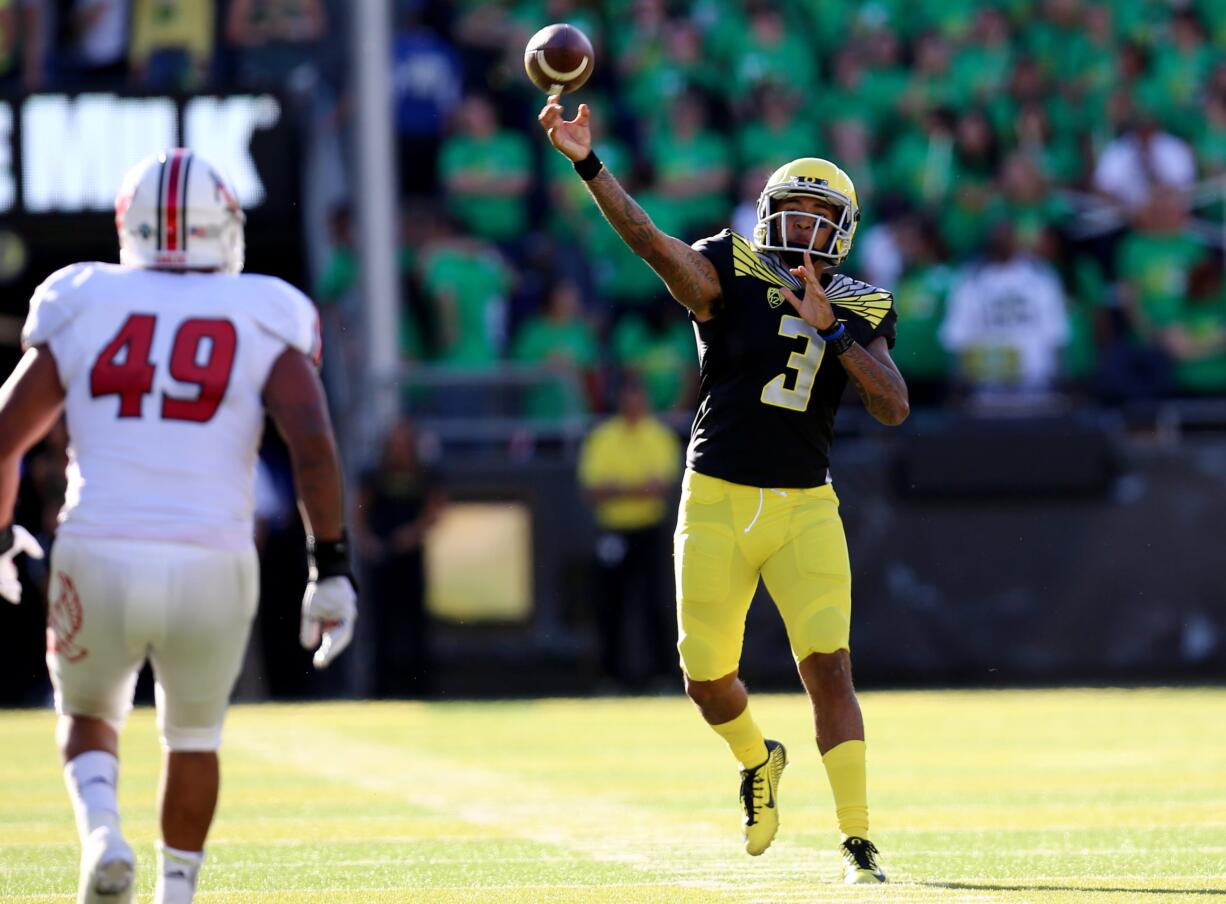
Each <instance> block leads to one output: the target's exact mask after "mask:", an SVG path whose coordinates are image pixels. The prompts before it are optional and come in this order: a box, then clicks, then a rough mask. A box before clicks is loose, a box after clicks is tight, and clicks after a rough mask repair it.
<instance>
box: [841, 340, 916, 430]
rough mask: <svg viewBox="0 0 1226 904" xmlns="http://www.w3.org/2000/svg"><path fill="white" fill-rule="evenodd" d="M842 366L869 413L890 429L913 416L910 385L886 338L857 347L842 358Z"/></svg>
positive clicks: (842, 355) (854, 346) (855, 345)
mask: <svg viewBox="0 0 1226 904" xmlns="http://www.w3.org/2000/svg"><path fill="white" fill-rule="evenodd" d="M839 363H840V364H842V365H843V369H844V370H846V371H847V376H848V378H849V379H850V380H851V382H852V385H854V386H855V387H856V392H858V393H859V394H860V400H861V401H862V402H864V407H865V408H867V409H868V413H869V414H871V415H872V416H873V417H875V418H876V419H877V420H879V421H881V423H883V424H885V425H886V426H888V427H897V426H898V425H899V424H901V423H902V422H903V421H905V420H906V419H907V415H908V414H910V413H911V403H910V402H909V401H908V398H907V384H906V382H905V381H904V380H903V378H902V374H901V373H899V372H898V367H897V365H895V364H894V359H893V358H891V357H890V350H889V347H888V346H887V345H886V341H885V339H884V338H883V337H881V336H878V337H877V338H876V339H874V340H873V341H872V342H870V343H869V344H868V347H867V348H865V347H864V346H863V345H859V344H853V345H852V346H851V348H849V349H848V350H847V351H845V352H843V354H841V355H839Z"/></svg>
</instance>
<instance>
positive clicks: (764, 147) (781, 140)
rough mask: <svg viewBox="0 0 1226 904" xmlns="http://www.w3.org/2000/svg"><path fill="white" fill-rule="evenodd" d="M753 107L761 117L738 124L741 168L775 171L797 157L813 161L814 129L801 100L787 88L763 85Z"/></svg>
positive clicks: (737, 142) (816, 134) (815, 137)
mask: <svg viewBox="0 0 1226 904" xmlns="http://www.w3.org/2000/svg"><path fill="white" fill-rule="evenodd" d="M754 107H755V108H756V109H758V110H759V111H760V115H758V116H755V117H753V118H749V119H744V120H741V125H740V127H739V128H738V129H737V133H736V149H737V160H738V162H739V163H740V165H741V166H742V167H761V168H764V169H769V170H772V171H773V170H775V169H778V168H779V167H780V166H783V164H785V163H787V162H788V161H789V160H795V159H796V158H797V157H812V156H813V149H814V147H815V146H816V145H817V143H818V131H817V127H816V126H815V125H814V123H813V122H811V121H810V120H809V119H808V117H806V116H805V115H804V108H803V105H802V99H801V98H800V97H798V96H797V95H795V94H793V93H791V92H789V91H788V90H787V89H786V88H784V87H781V86H778V85H771V84H766V85H763V86H762V87H761V88H760V89H759V90H758V92H757V102H756V103H755V104H754Z"/></svg>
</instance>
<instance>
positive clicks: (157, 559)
mask: <svg viewBox="0 0 1226 904" xmlns="http://www.w3.org/2000/svg"><path fill="white" fill-rule="evenodd" d="M258 596H259V563H258V560H257V558H256V553H255V547H254V545H253V546H252V547H250V548H249V549H246V550H242V551H238V552H236V551H234V550H223V549H210V548H208V547H204V546H191V545H187V544H182V543H158V542H150V541H143V540H98V539H94V538H90V539H85V538H74V537H60V538H59V539H57V540H56V542H55V546H54V547H53V549H52V552H51V585H50V592H49V594H48V598H49V600H50V603H49V612H48V627H47V668H48V670H49V671H50V673H51V683H52V685H53V686H54V688H55V708H56V711H57V712H58V713H60V714H61V715H74V716H92V717H94V718H97V719H104V720H106V721H107V722H109V723H111V724H112V725H113V726H114V727H115V728H116V729H118V728H120V727H122V725H123V722H124V720H125V719H126V717H127V715H128V712H129V711H130V710H131V709H132V694H133V692H134V690H135V688H136V678H137V675H138V674H139V672H140V668H141V666H142V665H143V664H144V662H145V660H146V659H149V660H150V661H151V662H152V663H153V673H154V676H155V678H156V679H157V687H156V703H157V715H158V730H159V731H160V733H161V736H162V744H163V746H164V747H165V748H166V749H168V750H183V751H193V750H196V751H207V750H216V749H217V748H218V747H220V746H221V729H222V723H223V722H224V720H225V713H226V707H227V705H228V704H229V701H230V694H231V692H232V691H233V689H234V683H235V681H237V680H238V673H239V669H240V668H241V667H242V662H243V654H244V652H245V651H246V648H247V639H248V637H249V636H250V634H251V622H252V618H253V616H254V615H255V609H256V604H257V601H258Z"/></svg>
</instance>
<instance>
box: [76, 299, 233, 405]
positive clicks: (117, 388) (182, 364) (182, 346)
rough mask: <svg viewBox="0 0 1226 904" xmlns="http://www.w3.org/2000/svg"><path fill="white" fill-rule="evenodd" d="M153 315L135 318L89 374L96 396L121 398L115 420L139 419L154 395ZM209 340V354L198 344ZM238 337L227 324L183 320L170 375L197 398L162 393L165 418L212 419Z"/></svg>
mask: <svg viewBox="0 0 1226 904" xmlns="http://www.w3.org/2000/svg"><path fill="white" fill-rule="evenodd" d="M156 326H157V317H155V316H154V315H152V314H133V315H131V316H130V317H128V319H127V320H125V321H124V324H123V326H121V327H120V328H119V332H117V333H116V334H115V337H114V338H113V339H111V341H110V342H108V343H107V345H106V348H104V349H103V350H102V353H101V354H100V355H98V360H96V361H95V362H94V366H93V368H92V369H91V370H90V372H89V391H90V395H92V396H93V397H94V398H99V397H101V396H108V395H117V396H119V417H121V418H128V417H140V416H141V401H142V399H143V398H144V397H145V396H146V395H148V394H149V393H151V392H152V391H153V377H154V373H155V371H156V367H155V365H154V364H153V362H152V361H150V360H149V355H150V351H151V350H152V348H153V331H154V328H155V327H156ZM206 339H207V340H208V350H207V355H206V356H205V357H204V359H203V360H201V346H202V344H204V340H206ZM237 348H238V333H237V332H236V331H235V329H234V324H232V323H231V322H230V321H229V320H217V319H206V318H203V317H196V318H192V319H190V320H185V321H183V323H182V324H181V325H180V326H179V329H178V331H177V332H176V333H175V338H174V342H173V343H172V344H171V350H170V368H169V369H170V375H171V376H172V377H173V378H174V379H176V380H178V381H179V382H180V383H194V384H195V385H196V386H197V387H198V391H197V393H196V397H195V398H176V397H175V396H172V395H169V394H167V393H162V412H161V416H162V418H163V419H164V420H170V421H195V422H196V423H205V422H206V421H210V420H212V419H213V415H215V414H216V413H217V409H218V408H220V407H221V401H222V399H223V398H225V395H226V388H227V387H228V386H229V385H230V372H231V371H232V370H233V368H234V353H235V351H236V349H237Z"/></svg>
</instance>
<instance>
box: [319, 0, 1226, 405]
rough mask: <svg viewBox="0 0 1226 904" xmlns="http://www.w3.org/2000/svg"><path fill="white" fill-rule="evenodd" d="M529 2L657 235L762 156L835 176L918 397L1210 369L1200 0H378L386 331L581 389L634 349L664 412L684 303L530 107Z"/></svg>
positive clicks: (1220, 28) (1217, 55)
mask: <svg viewBox="0 0 1226 904" xmlns="http://www.w3.org/2000/svg"><path fill="white" fill-rule="evenodd" d="M551 21H569V22H571V23H573V24H575V25H578V26H579V27H580V28H582V29H583V30H584V31H585V32H587V33H588V34H589V35H590V36H591V37H592V39H593V41H594V43H595V46H596V52H597V60H598V64H597V67H596V73H595V75H594V77H593V80H592V81H591V82H590V83H589V85H588V86H587V87H585V88H584V89H583V90H582V91H581V92H580V95H581V96H578V97H577V98H576V100H582V101H585V102H587V103H588V104H589V105H590V106H591V107H592V109H593V117H594V121H595V125H596V128H597V130H598V132H597V134H598V138H597V147H598V150H599V153H600V155H601V157H602V159H603V160H605V161H606V162H607V163H608V165H609V166H610V168H611V169H612V171H613V172H614V173H615V174H617V175H618V177H619V178H620V179H621V180H622V181H623V182H624V183H626V184H627V185H628V187H629V188H630V189H631V190H632V192H633V193H634V194H635V197H636V198H638V200H639V201H640V202H641V203H642V205H643V207H644V208H645V209H646V210H647V211H648V213H650V214H651V216H652V217H653V219H655V221H656V223H657V224H658V225H659V226H660V227H661V228H662V229H664V230H665V231H667V232H670V233H672V234H675V235H678V236H680V237H684V238H686V239H690V240H692V239H695V238H698V237H700V236H702V235H704V234H709V233H711V232H714V231H717V230H718V229H720V228H722V227H723V226H724V225H727V224H728V223H729V222H731V223H732V225H733V226H734V228H735V229H737V231H739V232H741V233H742V234H746V235H748V234H750V233H751V231H752V225H753V222H754V218H755V215H754V210H755V202H756V198H757V195H758V193H759V191H760V190H761V187H762V185H763V183H764V182H765V179H766V177H767V175H768V174H769V172H770V171H771V170H772V169H773V168H775V167H776V166H778V165H781V164H782V163H784V162H786V161H788V160H789V159H792V158H794V157H798V156H807V155H820V156H827V157H830V158H831V159H834V160H835V161H837V162H838V163H839V164H840V165H842V166H843V167H844V168H845V169H846V170H847V171H848V172H849V173H850V174H851V176H852V177H853V179H854V180H855V182H856V185H857V187H858V189H859V194H860V200H861V204H862V207H863V208H864V211H865V215H864V223H863V226H862V229H861V231H860V234H859V236H858V241H857V245H856V248H855V251H854V252H853V257H852V259H851V260H850V261H849V262H848V264H847V266H846V269H848V270H849V271H850V272H853V273H856V274H857V275H860V276H862V277H864V278H867V279H868V280H870V281H872V282H876V283H878V284H881V285H884V286H886V287H890V288H892V289H894V291H895V293H896V300H897V304H898V308H899V315H900V327H899V334H900V338H899V347H898V350H897V355H896V357H897V358H898V361H899V364H900V367H901V368H902V369H903V371H904V373H905V374H906V375H907V377H908V378H909V381H910V382H911V384H912V386H913V388H914V391H915V394H916V395H917V398H918V401H920V402H924V401H929V402H939V401H945V400H948V399H950V398H951V396H957V397H969V398H972V399H974V400H975V401H977V402H987V403H997V402H998V403H1003V404H1006V405H1010V406H1012V405H1015V404H1017V403H1021V404H1024V405H1034V404H1036V403H1038V404H1044V403H1045V402H1050V401H1051V400H1052V399H1053V398H1056V397H1060V396H1064V397H1068V395H1069V394H1070V393H1071V394H1072V397H1074V398H1076V397H1090V398H1097V399H1100V400H1102V401H1105V402H1109V403H1117V402H1123V401H1128V400H1132V399H1148V398H1163V397H1169V396H1172V395H1204V394H1210V395H1212V394H1220V393H1222V392H1224V391H1226V287H1224V284H1223V279H1222V273H1223V269H1222V256H1221V247H1222V236H1223V222H1222V197H1223V194H1222V193H1223V181H1222V176H1223V174H1224V172H1226V52H1224V50H1226V7H1224V6H1223V5H1222V4H1220V3H1215V2H1212V0H1196V2H1184V3H1180V2H1168V0H1111V2H1093V3H1091V2H1085V0H1044V2H1041V3H1030V2H1002V3H995V4H988V3H980V2H971V0H919V2H905V3H904V2H902V0H874V2H868V3H859V4H847V3H838V2H830V0H794V2H771V3H734V2H719V0H700V2H695V3H685V4H673V3H668V2H665V0H622V2H607V3H601V4H584V3H579V2H570V0H547V2H523V3H507V4H497V3H478V2H470V3H458V4H433V5H431V4H416V5H409V6H408V7H407V8H402V10H401V17H400V20H399V29H398V37H397V39H396V48H395V59H396V62H395V75H394V78H395V83H396V91H397V106H396V127H397V132H398V136H399V142H400V164H401V166H400V169H401V183H402V188H403V191H404V194H405V197H406V202H405V208H404V209H405V236H404V238H405V241H404V255H403V260H402V265H403V267H404V268H405V272H406V275H408V276H410V277H411V279H412V280H413V281H414V282H415V283H416V286H417V288H418V289H419V291H418V292H417V293H416V294H417V296H418V297H419V298H421V299H423V300H424V301H425V304H423V305H421V306H420V307H417V308H415V309H414V314H415V316H413V317H412V318H410V319H409V324H408V329H407V330H406V333H405V337H404V350H405V354H406V355H412V356H422V357H425V358H426V359H429V360H434V361H439V362H446V363H450V364H456V365H462V366H464V367H466V368H474V369H479V368H489V367H493V366H495V365H496V363H497V362H498V361H499V360H500V359H506V358H509V359H512V360H516V361H521V362H536V363H547V364H548V365H549V366H550V367H553V368H555V369H557V370H559V371H564V372H569V373H570V374H572V375H574V376H575V377H576V378H577V379H578V380H579V381H580V385H582V386H583V387H585V389H586V394H585V401H586V404H587V405H588V406H589V407H594V408H600V407H602V406H604V405H605V404H606V395H607V393H606V392H605V387H606V386H607V383H608V380H606V379H604V376H605V375H608V374H610V373H611V372H613V371H615V370H616V369H617V368H631V369H633V370H635V371H637V372H639V373H640V374H641V376H642V377H643V379H644V380H645V382H646V384H647V385H648V387H649V389H650V394H651V398H652V402H653V404H654V405H655V406H656V407H657V408H658V409H661V410H670V409H671V410H678V409H680V410H687V409H688V406H689V404H690V402H691V399H692V392H693V381H692V375H693V370H694V366H693V361H694V353H693V345H692V342H693V340H692V337H691V336H690V333H689V329H688V326H687V324H686V323H685V321H684V319H683V317H682V316H681V315H680V312H679V310H678V309H676V307H675V306H673V305H670V304H669V303H667V301H666V299H665V298H662V297H661V289H660V285H659V283H658V281H657V280H656V278H655V277H654V275H653V274H652V273H651V272H650V271H649V270H648V268H647V267H646V266H645V265H644V264H642V263H641V262H640V261H638V260H637V259H636V258H635V257H634V256H633V255H632V254H631V253H630V252H629V251H628V250H626V249H625V248H624V247H622V245H621V243H620V241H619V240H618V238H617V237H616V235H615V234H614V233H613V232H612V230H610V229H609V228H608V227H607V226H606V225H605V224H604V223H603V222H602V221H601V219H600V216H599V213H598V212H597V211H596V209H595V207H594V205H593V204H591V202H590V200H589V199H587V198H586V197H585V192H584V189H583V187H582V185H581V183H580V182H579V180H578V179H576V178H575V177H574V174H573V173H571V172H570V168H569V166H568V164H567V162H566V161H565V160H563V159H562V158H561V157H560V156H559V155H557V154H555V153H553V152H552V150H551V149H550V148H549V147H548V145H547V144H546V143H545V142H544V141H543V140H541V136H539V135H537V134H536V133H535V131H534V129H535V123H534V117H535V114H536V112H537V110H538V108H539V105H540V103H541V101H542V98H541V97H540V96H539V95H537V94H536V93H535V92H533V91H532V89H531V86H530V85H529V84H528V83H527V81H526V79H525V78H524V77H523V74H522V69H521V66H522V61H521V58H520V48H522V46H523V45H524V43H525V41H526V39H527V38H528V36H529V35H530V34H531V33H532V32H533V31H535V30H536V28H537V27H538V26H539V25H540V24H541V23H545V22H551ZM461 85H462V86H463V90H460V89H459V87H458V86H461ZM573 106H574V104H573V103H571V107H572V108H573ZM338 234H339V235H343V234H344V231H343V229H338ZM336 263H337V264H339V261H337V262H336ZM343 271H344V268H343V267H340V266H336V267H334V268H331V269H330V273H331V274H332V276H333V277H334V278H333V279H332V280H331V281H326V282H325V285H324V286H322V287H321V291H320V292H319V293H318V294H319V297H320V299H321V301H327V300H328V299H329V298H332V297H335V295H336V290H337V286H338V284H339V283H340V282H342V281H341V280H339V279H336V278H335V277H336V276H337V275H338V274H339V273H342V272H343ZM555 401H556V400H555ZM537 402H538V403H539V404H541V405H542V406H545V408H546V409H548V407H549V405H550V404H551V400H550V399H537ZM535 413H537V414H546V413H548V411H547V410H543V411H538V412H535Z"/></svg>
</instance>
